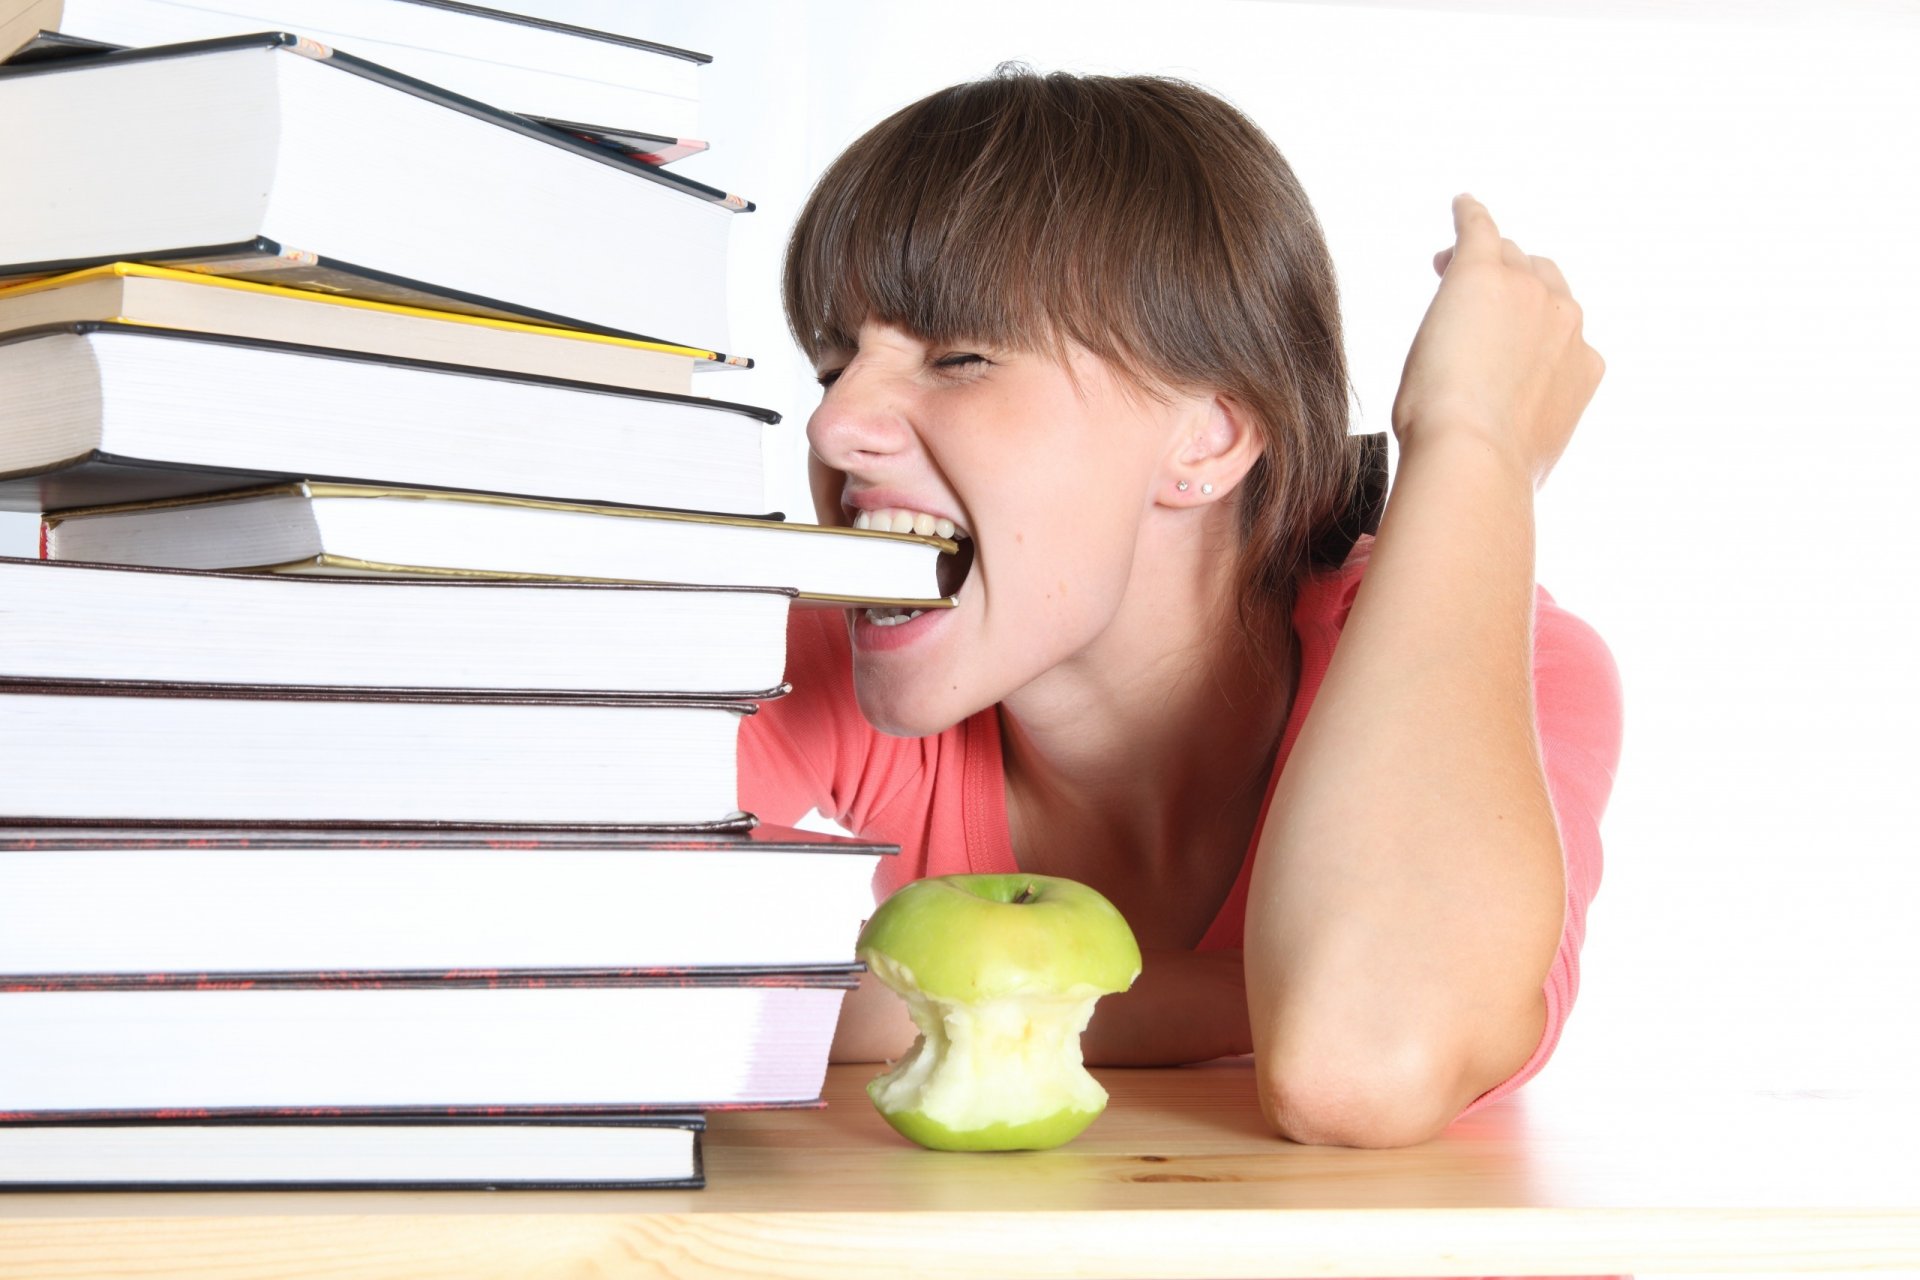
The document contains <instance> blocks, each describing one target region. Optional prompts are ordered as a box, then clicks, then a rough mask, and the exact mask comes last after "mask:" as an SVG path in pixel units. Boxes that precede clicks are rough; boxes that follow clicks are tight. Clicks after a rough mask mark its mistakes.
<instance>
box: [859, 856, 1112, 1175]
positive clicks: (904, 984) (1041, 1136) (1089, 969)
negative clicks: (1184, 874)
mask: <svg viewBox="0 0 1920 1280" xmlns="http://www.w3.org/2000/svg"><path fill="white" fill-rule="evenodd" d="M857 949H858V953H859V957H860V959H861V960H862V961H863V962H865V963H866V965H867V967H868V968H869V969H871V970H872V971H873V974H874V976H875V977H877V978H878V979H879V980H880V981H881V982H883V983H885V984H886V985H887V986H888V987H889V988H890V989H892V990H893V991H894V992H896V993H897V994H899V995H900V996H901V998H902V999H904V1000H905V1001H906V1002H907V1010H908V1012H909V1014H910V1015H911V1016H912V1018H913V1022H914V1025H915V1026H916V1027H917V1028H919V1031H920V1035H919V1037H918V1038H917V1039H916V1040H915V1041H914V1043H913V1047H912V1048H911V1049H909V1050H908V1051H907V1054H906V1056H904V1057H903V1058H901V1060H900V1061H899V1063H898V1064H897V1065H895V1067H894V1068H893V1069H892V1070H891V1071H889V1072H887V1073H886V1074H884V1075H881V1076H879V1077H877V1078H876V1079H874V1080H873V1081H872V1082H871V1083H869V1084H868V1085H867V1096H868V1097H869V1098H871V1099H872V1100H873V1104H874V1106H875V1107H876V1108H878V1109H879V1111H880V1114H881V1115H882V1116H884V1117H885V1118H886V1120H887V1122H888V1123H889V1124H891V1125H892V1126H893V1127H894V1128H895V1129H896V1130H898V1131H899V1132H900V1133H901V1134H903V1135H904V1136H906V1137H907V1138H909V1139H911V1140H913V1141H914V1142H917V1143H919V1144H920V1145H922V1146H925V1147H932V1148H935V1149H937V1150H942V1151H1016V1150H1040V1149H1044V1148H1048V1147H1057V1146H1060V1145H1061V1144H1063V1143H1066V1142H1069V1141H1071V1140H1072V1139H1074V1138H1075V1137H1077V1136H1078V1135H1079V1134H1080V1132H1081V1131H1082V1130H1083V1129H1085V1128H1086V1127H1087V1126H1088V1125H1089V1124H1091V1123H1093V1121H1094V1119H1095V1117H1097V1116H1098V1115H1099V1114H1100V1113H1101V1111H1103V1110H1104V1109H1105V1108H1106V1105H1107V1092H1106V1090H1105V1089H1103V1088H1101V1087H1100V1083H1099V1082H1098V1081H1097V1080H1095V1079H1094V1078H1093V1077H1092V1076H1091V1075H1089V1074H1087V1070H1086V1067H1085V1066H1084V1065H1083V1064H1082V1061H1081V1055H1080V1033H1081V1032H1083V1031H1085V1030H1086V1028H1087V1023H1088V1022H1089V1021H1090V1020H1091V1019H1092V1017H1093V1009H1094V1005H1095V1003H1096V1002H1097V1001H1098V1000H1099V999H1100V997H1101V996H1103V995H1108V994H1111V993H1113V992H1117V991H1124V990H1126V989H1127V988H1128V987H1129V986H1131V985H1132V984H1133V980H1134V979H1135V978H1136V977H1138V976H1139V974H1140V948H1139V946H1138V945H1137V944H1136V943H1135V941H1134V937H1133V931H1132V930H1131V929H1130V928H1128V927H1127V922H1126V919H1125V918H1124V917H1123V916H1121V914H1120V912H1119V911H1118V910H1117V909H1115V907H1114V906H1113V904H1112V903H1110V902H1108V901H1107V900H1106V898H1104V897H1103V896H1101V895H1100V894H1099V893H1098V892H1096V891H1095V890H1093V889H1091V888H1088V887H1087V886H1086V885H1083V884H1079V883H1077V882H1075V881H1072V880H1066V879H1063V878H1061V877H1058V876H1023V875H966V876H936V877H932V878H929V879H925V880H917V881H914V882H913V883H912V884H909V885H907V886H905V887H904V888H902V889H900V890H899V891H898V892H897V893H895V894H894V895H893V896H892V897H890V898H888V899H887V901H886V902H884V903H882V904H881V906H880V908H879V909H878V910H877V911H876V912H875V913H874V916H873V918H872V919H871V920H870V921H868V922H867V927H866V928H865V929H864V930H862V931H861V934H860V940H859V943H858V948H857Z"/></svg>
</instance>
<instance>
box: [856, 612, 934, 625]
mask: <svg viewBox="0 0 1920 1280" xmlns="http://www.w3.org/2000/svg"><path fill="white" fill-rule="evenodd" d="M925 612H926V610H924V609H910V610H908V611H907V612H905V613H901V612H899V611H898V610H894V609H869V610H867V621H868V622H871V623H872V624H873V625H874V626H876V627H897V626H899V625H900V624H901V623H903V622H912V621H913V620H914V619H915V618H917V617H919V616H920V615H921V614H922V613H925Z"/></svg>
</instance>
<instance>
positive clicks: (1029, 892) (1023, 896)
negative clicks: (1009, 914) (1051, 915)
mask: <svg viewBox="0 0 1920 1280" xmlns="http://www.w3.org/2000/svg"><path fill="white" fill-rule="evenodd" d="M1013 901H1014V903H1015V904H1016V905H1018V904H1020V903H1023V902H1032V901H1033V886H1032V885H1028V886H1027V887H1026V888H1024V889H1022V890H1021V891H1020V896H1019V897H1017V898H1015V899H1014V900H1013Z"/></svg>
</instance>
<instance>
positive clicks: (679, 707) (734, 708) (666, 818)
mask: <svg viewBox="0 0 1920 1280" xmlns="http://www.w3.org/2000/svg"><path fill="white" fill-rule="evenodd" d="M753 707H754V704H753V703H751V702H723V701H708V700H702V699H696V698H640V697H632V698H618V699H616V698H605V697H603V698H591V699H588V698H557V697H545V698H536V697H511V696H506V695H496V694H483V693H472V694H455V693H433V694H403V693H390V692H379V693H358V692H351V691H346V690H337V689H282V688H273V687H259V688H234V687H210V686H206V685H134V684H124V685H123V684H101V683H91V684H63V683H60V682H56V681H45V680H0V817H4V818H5V819H6V820H8V821H9V822H17V821H20V820H29V821H37V820H41V819H62V820H72V819H87V820H121V819H125V820H147V821H154V822H174V823H179V822H186V823H196V824H198V823H205V824H221V823H228V822H242V823H246V822H282V823H287V822H291V823H313V822H327V823H340V822H349V823H358V824H368V825H383V824H390V823H400V824H434V823H449V822H450V823H465V824H476V823H477V824H485V825H511V826H519V825H536V826H538V825H578V824H606V825H616V826H645V825H649V824H663V825H674V826H699V825H713V824H730V823H733V822H735V821H737V818H738V814H739V807H738V803H737V801H738V778H737V776H736V765H737V755H736V748H737V738H738V727H739V721H740V717H741V716H743V715H746V714H749V713H750V712H751V711H752V710H753Z"/></svg>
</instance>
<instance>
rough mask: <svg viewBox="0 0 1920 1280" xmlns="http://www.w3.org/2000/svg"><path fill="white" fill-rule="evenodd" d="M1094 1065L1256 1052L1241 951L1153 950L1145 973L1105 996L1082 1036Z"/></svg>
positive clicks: (1084, 1053)
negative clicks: (1118, 990)
mask: <svg viewBox="0 0 1920 1280" xmlns="http://www.w3.org/2000/svg"><path fill="white" fill-rule="evenodd" d="M1080 1050H1081V1057H1082V1058H1083V1059H1084V1060H1085V1061H1086V1062H1087V1063H1088V1064H1089V1065H1090V1066H1096V1067H1171V1066H1179V1065H1181V1064H1183V1063H1188V1062H1206V1061H1208V1060H1209V1059H1212V1058H1226V1057H1232V1056H1234V1055H1236V1054H1242V1053H1252V1052H1253V1032H1252V1030H1251V1028H1250V1026H1249V1024H1248V1021H1247V984H1246V971H1245V966H1244V964H1243V961H1242V953H1241V952H1240V951H1238V950H1218V951H1148V952H1147V953H1146V954H1145V956H1144V957H1143V961H1142V964H1141V966H1140V976H1139V977H1138V978H1137V979H1135V980H1134V984H1133V986H1132V987H1130V988H1128V989H1127V990H1126V991H1123V992H1121V993H1120V994H1118V995H1111V996H1103V997H1102V998H1101V1000H1100V1003H1099V1004H1098V1005H1095V1006H1094V1010H1093V1021H1091V1022H1089V1023H1088V1024H1087V1029H1086V1031H1085V1032H1084V1033H1083V1034H1082V1035H1081V1037H1080Z"/></svg>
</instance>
